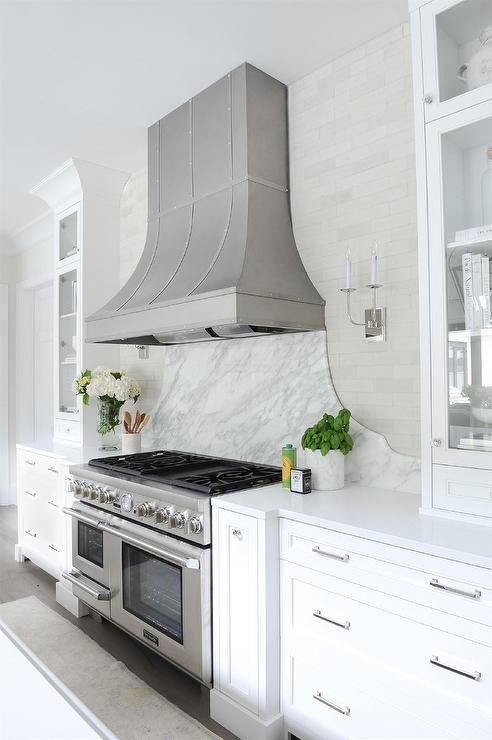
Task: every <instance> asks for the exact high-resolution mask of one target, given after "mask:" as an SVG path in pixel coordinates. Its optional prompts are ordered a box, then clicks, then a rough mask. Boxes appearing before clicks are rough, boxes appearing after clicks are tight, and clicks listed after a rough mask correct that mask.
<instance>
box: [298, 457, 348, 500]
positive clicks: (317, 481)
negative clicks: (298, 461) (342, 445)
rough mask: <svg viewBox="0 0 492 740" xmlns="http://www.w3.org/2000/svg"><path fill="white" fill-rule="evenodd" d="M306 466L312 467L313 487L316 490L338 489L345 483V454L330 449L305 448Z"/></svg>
mask: <svg viewBox="0 0 492 740" xmlns="http://www.w3.org/2000/svg"><path fill="white" fill-rule="evenodd" d="M304 454H305V460H306V468H311V488H312V489H313V490H314V491H338V490H339V489H340V488H343V486H344V483H345V455H342V453H341V452H340V450H330V451H329V452H327V453H326V455H322V454H321V452H320V451H319V450H315V451H314V452H313V450H305V451H304Z"/></svg>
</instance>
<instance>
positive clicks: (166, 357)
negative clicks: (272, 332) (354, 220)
mask: <svg viewBox="0 0 492 740" xmlns="http://www.w3.org/2000/svg"><path fill="white" fill-rule="evenodd" d="M159 353H162V355H161V357H160V360H161V362H162V375H161V378H162V390H161V394H160V397H159V400H158V402H157V404H156V407H155V408H154V409H153V411H152V422H151V426H149V429H148V433H146V436H147V440H146V441H147V443H149V442H152V443H154V444H158V445H160V446H162V447H164V448H168V449H173V448H174V449H181V450H185V451H193V452H198V453H208V454H212V455H218V456H223V457H230V458H236V459H243V460H254V461H255V462H262V463H270V464H276V465H279V464H280V451H281V448H282V446H283V445H284V444H286V443H287V442H292V443H293V444H294V445H295V446H296V447H298V449H299V448H300V439H301V436H302V433H303V431H304V430H305V428H306V427H307V426H310V425H312V424H313V423H315V422H316V421H317V420H318V419H319V418H320V416H321V415H322V413H324V412H331V413H336V412H337V410H338V409H339V408H340V403H339V400H338V398H337V395H336V393H335V390H334V388H333V384H332V381H331V374H330V369H329V366H328V360H327V352H326V334H325V332H311V333H301V334H287V335H284V336H269V337H258V338H253V339H233V340H229V341H222V342H205V343H199V344H190V345H187V346H186V347H183V346H176V347H163V348H161V349H160V350H159ZM351 433H352V436H353V437H354V443H355V444H354V450H353V452H352V453H351V454H349V455H348V456H347V458H346V479H347V481H350V482H360V483H361V484H365V485H369V486H374V487H381V488H391V489H395V490H400V491H411V492H417V491H418V490H419V487H420V464H419V460H418V459H417V458H414V457H409V456H406V455H402V454H399V453H397V452H394V451H393V450H392V449H391V448H390V447H389V445H388V443H387V442H386V440H385V439H384V437H382V436H381V435H379V434H377V433H375V432H372V431H370V430H368V429H366V428H364V427H362V426H361V425H359V424H358V423H357V422H356V421H354V420H352V421H351ZM302 462H303V460H302V450H300V449H299V458H298V464H302Z"/></svg>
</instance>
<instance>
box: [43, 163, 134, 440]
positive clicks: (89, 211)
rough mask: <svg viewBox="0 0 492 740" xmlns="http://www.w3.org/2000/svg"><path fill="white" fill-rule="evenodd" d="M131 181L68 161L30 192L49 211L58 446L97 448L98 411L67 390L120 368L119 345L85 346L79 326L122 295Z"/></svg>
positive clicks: (94, 166)
mask: <svg viewBox="0 0 492 740" xmlns="http://www.w3.org/2000/svg"><path fill="white" fill-rule="evenodd" d="M127 177H128V175H127V174H126V173H124V172H119V171H118V170H112V169H109V168H107V167H101V166H100V165H97V164H93V163H91V162H85V161H83V160H79V159H71V160H69V161H68V162H66V163H65V164H63V165H62V166H61V167H60V168H59V169H58V170H56V171H55V172H53V173H52V174H51V175H49V176H48V177H47V178H45V179H44V180H43V181H42V182H41V183H40V184H39V185H38V186H36V187H35V188H34V189H33V190H32V191H31V193H33V194H34V195H37V196H39V197H40V198H43V200H45V201H46V202H47V203H48V205H49V206H50V208H51V209H52V211H53V218H54V234H55V239H54V255H53V257H54V265H55V290H54V294H55V317H56V320H55V337H54V339H55V341H54V346H55V361H54V368H55V372H54V382H55V393H54V397H55V408H54V437H55V440H56V441H63V442H71V443H73V444H83V445H90V446H93V445H96V444H97V434H96V418H95V408H94V407H93V405H92V406H89V407H87V406H83V405H82V404H81V397H80V396H76V395H75V394H74V393H73V390H72V382H73V379H74V378H75V377H76V375H78V373H80V372H81V371H82V370H84V369H85V368H93V367H95V366H97V365H108V366H109V367H118V366H119V349H118V347H117V346H111V345H102V344H97V345H95V344H87V343H86V342H85V341H84V321H85V318H86V317H87V316H89V315H90V314H91V313H93V312H94V311H96V310H97V309H98V308H100V307H101V306H103V305H104V304H105V303H106V302H107V301H108V300H109V299H110V298H111V297H112V296H113V295H114V294H115V293H116V292H117V290H118V288H119V269H118V266H119V228H120V199H121V193H122V190H123V187H124V185H125V182H126V180H127Z"/></svg>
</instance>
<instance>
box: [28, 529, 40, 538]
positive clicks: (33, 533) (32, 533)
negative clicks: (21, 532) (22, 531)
mask: <svg viewBox="0 0 492 740" xmlns="http://www.w3.org/2000/svg"><path fill="white" fill-rule="evenodd" d="M26 534H28V535H29V537H37V536H38V535H37V533H36V532H31V530H30V529H26Z"/></svg>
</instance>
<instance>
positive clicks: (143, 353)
mask: <svg viewBox="0 0 492 740" xmlns="http://www.w3.org/2000/svg"><path fill="white" fill-rule="evenodd" d="M135 349H138V359H139V360H148V359H149V348H148V347H147V345H145V344H136V345H135Z"/></svg>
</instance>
